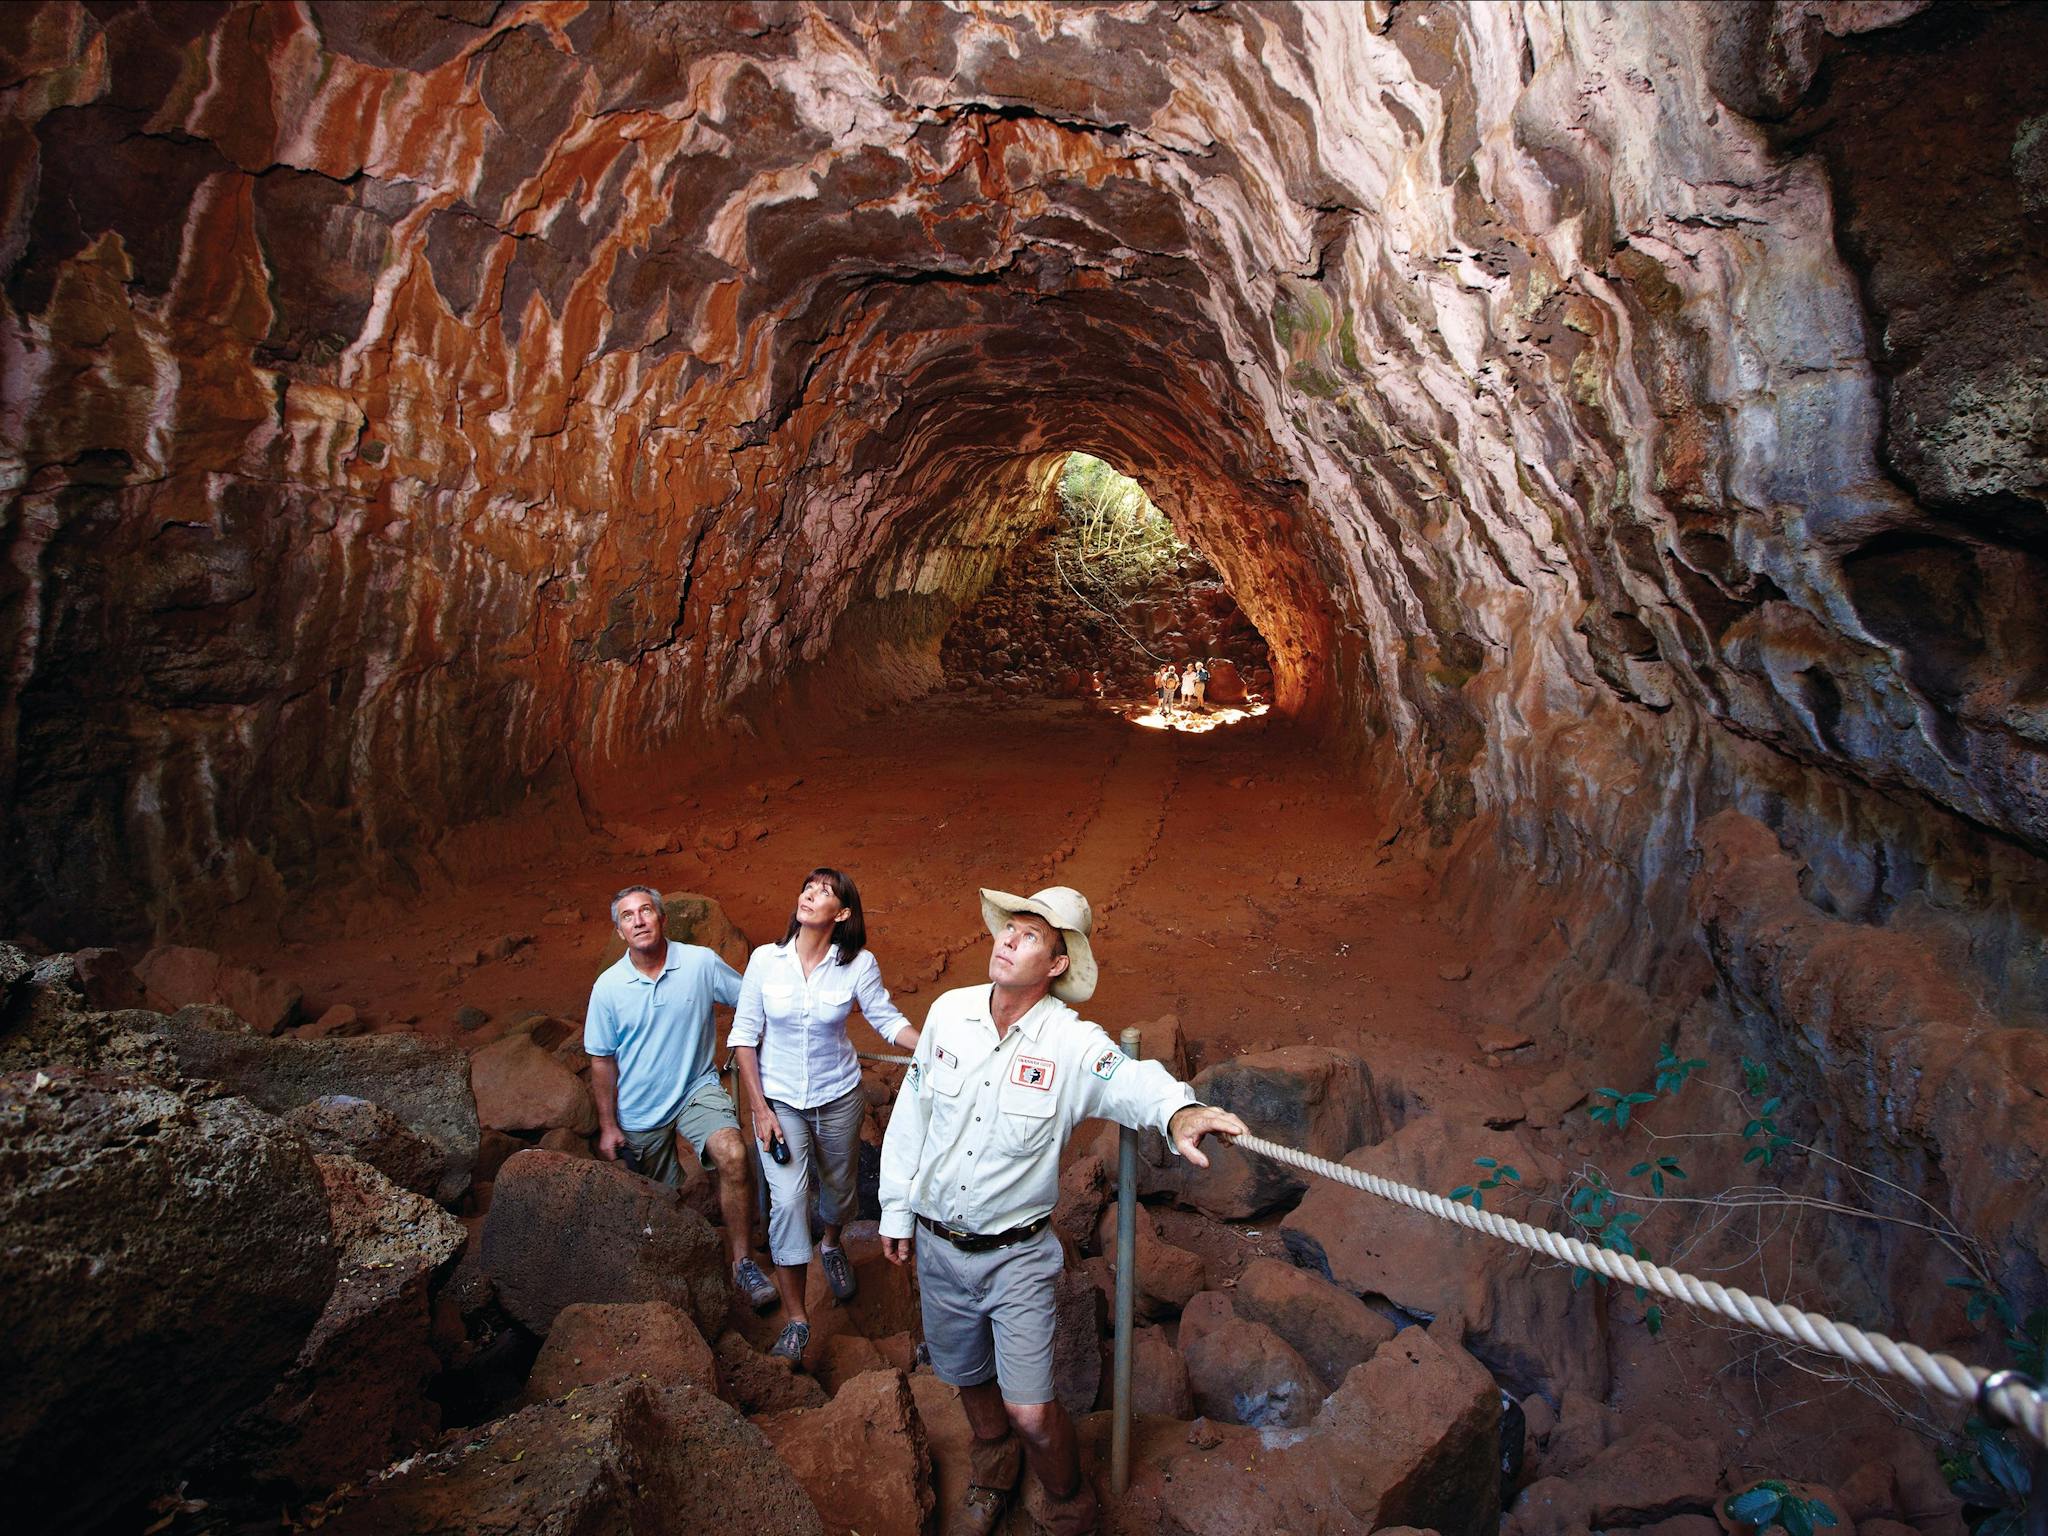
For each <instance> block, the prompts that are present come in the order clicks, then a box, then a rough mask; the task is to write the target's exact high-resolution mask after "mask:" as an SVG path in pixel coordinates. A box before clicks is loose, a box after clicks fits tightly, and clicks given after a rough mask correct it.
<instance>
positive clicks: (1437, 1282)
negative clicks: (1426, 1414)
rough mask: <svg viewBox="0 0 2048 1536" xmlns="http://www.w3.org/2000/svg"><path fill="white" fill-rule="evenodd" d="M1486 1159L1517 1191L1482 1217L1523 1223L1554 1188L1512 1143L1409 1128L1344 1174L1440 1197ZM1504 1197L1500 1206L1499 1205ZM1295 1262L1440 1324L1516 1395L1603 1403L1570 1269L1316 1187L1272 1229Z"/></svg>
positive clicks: (1596, 1333)
mask: <svg viewBox="0 0 2048 1536" xmlns="http://www.w3.org/2000/svg"><path fill="white" fill-rule="evenodd" d="M1480 1157H1491V1158H1493V1159H1494V1160H1495V1161H1496V1162H1497V1163H1500V1164H1504V1165H1506V1166H1508V1167H1511V1168H1513V1169H1515V1170H1516V1172H1517V1173H1519V1174H1520V1175H1521V1180H1520V1185H1519V1191H1518V1192H1515V1193H1510V1191H1509V1189H1508V1188H1507V1187H1505V1186H1504V1187H1503V1188H1502V1189H1500V1190H1497V1191H1494V1192H1492V1193H1490V1194H1489V1196H1488V1209H1494V1208H1495V1207H1496V1205H1497V1206H1498V1208H1499V1209H1501V1210H1504V1211H1506V1212H1507V1213H1508V1214H1509V1215H1519V1216H1523V1217H1524V1219H1527V1217H1528V1215H1529V1214H1531V1213H1539V1214H1540V1211H1539V1208H1538V1207H1536V1206H1535V1205H1534V1203H1533V1202H1534V1201H1536V1200H1540V1199H1542V1198H1543V1197H1545V1196H1546V1195H1553V1194H1554V1193H1555V1192H1556V1191H1557V1189H1558V1188H1559V1185H1560V1173H1559V1169H1558V1165H1557V1163H1556V1161H1555V1160H1554V1159H1552V1158H1551V1157H1549V1156H1548V1155H1546V1154H1544V1153H1541V1152H1538V1151H1537V1150H1536V1149H1535V1148H1534V1147H1532V1146H1530V1145H1529V1144H1528V1143H1527V1142H1525V1141H1524V1140H1522V1139H1521V1138H1520V1137H1519V1136H1517V1135H1514V1134H1512V1133H1510V1132H1505V1131H1491V1130H1487V1129H1485V1128H1483V1127H1478V1126H1467V1125H1453V1124H1451V1123H1450V1122H1449V1121H1447V1120H1445V1119H1444V1118H1443V1117H1441V1116H1437V1115H1424V1116H1421V1117H1420V1118H1418V1119H1415V1120H1411V1121H1409V1122H1408V1124H1407V1125H1405V1126H1403V1127H1402V1128H1401V1129H1400V1130H1399V1131H1397V1132H1395V1133H1394V1134H1393V1135H1392V1136H1390V1137H1388V1138H1387V1139H1386V1140H1385V1141H1383V1142H1380V1143H1378V1144H1377V1145H1374V1146H1369V1147H1363V1148H1360V1149H1359V1150H1358V1151H1357V1152H1354V1153H1352V1154H1351V1155H1350V1156H1348V1157H1346V1158H1344V1159H1343V1161H1344V1163H1345V1164H1346V1166H1348V1167H1352V1168H1359V1169H1363V1170H1365V1171H1366V1172H1369V1173H1374V1174H1378V1175H1379V1176H1380V1177H1382V1178H1386V1179H1390V1180H1393V1181H1394V1182H1396V1183H1401V1184H1407V1185H1411V1186H1413V1187H1415V1188H1418V1189H1426V1190H1434V1191H1436V1192H1438V1193H1448V1192H1449V1191H1450V1190H1452V1189H1454V1188H1456V1187H1457V1186H1458V1185H1460V1184H1469V1183H1472V1182H1474V1180H1475V1178H1476V1177H1477V1176H1478V1172H1479V1170H1478V1168H1477V1166H1476V1164H1475V1159H1477V1158H1480ZM1502 1196H1506V1197H1507V1198H1505V1199H1503V1198H1502ZM1281 1232H1282V1235H1283V1236H1284V1237H1285V1239H1286V1241H1287V1247H1288V1251H1289V1253H1290V1255H1291V1256H1292V1257H1293V1258H1294V1259H1295V1261H1296V1262H1297V1263H1298V1264H1301V1265H1302V1266H1303V1267H1305V1268H1307V1269H1310V1270H1313V1271H1315V1272H1318V1273H1321V1274H1326V1275H1328V1276H1329V1277H1330V1278H1331V1279H1332V1280H1334V1281H1335V1282H1336V1283H1337V1284H1338V1285H1341V1286H1343V1287H1344V1288H1345V1289H1346V1290H1348V1291H1352V1292H1354V1293H1355V1294H1358V1295H1361V1296H1363V1295H1378V1296H1384V1297H1386V1298H1387V1299H1388V1300H1390V1301H1393V1302H1395V1303H1397V1304H1399V1305H1400V1306H1401V1307H1403V1308H1404V1309H1406V1310H1407V1311H1410V1312H1415V1313H1419V1314H1421V1315H1422V1316H1424V1317H1428V1318H1433V1319H1436V1320H1438V1321H1440V1322H1446V1323H1449V1324H1450V1325H1451V1326H1453V1327H1455V1328H1456V1329H1457V1331H1458V1334H1459V1336H1460V1337H1462V1338H1463V1340H1464V1342H1465V1345H1466V1347H1467V1348H1468V1349H1470V1350H1471V1351H1472V1353H1474V1354H1475V1355H1477V1356H1478V1357H1479V1358H1480V1359H1481V1360H1483V1361H1485V1362H1486V1364H1487V1366H1488V1367H1489V1368H1490V1369H1491V1370H1492V1371H1493V1373H1494V1374H1495V1375H1496V1376H1498V1377H1500V1378H1501V1380H1502V1382H1503V1383H1504V1384H1505V1385H1506V1386H1507V1387H1508V1389H1509V1390H1510V1391H1512V1392H1513V1393H1514V1394H1515V1395H1516V1396H1518V1397H1526V1396H1528V1395H1529V1394H1530V1393H1532V1392H1536V1391H1538V1390H1542V1391H1545V1392H1553V1393H1554V1392H1558V1391H1562V1390H1567V1389H1571V1390H1577V1391H1582V1392H1585V1393H1586V1394H1588V1395H1589V1396H1591V1397H1593V1398H1596V1399H1598V1398H1604V1397H1606V1395H1607V1389H1608V1384H1609V1378H1610V1375H1611V1370H1612V1367H1611V1363H1610V1359H1609V1351H1608V1340H1607V1313H1606V1306H1605V1304H1604V1300H1603V1297H1602V1294H1601V1292H1600V1290H1599V1288H1598V1287H1597V1286H1590V1285H1589V1286H1586V1287H1584V1288H1583V1289H1582V1290H1578V1291H1574V1290H1573V1288H1572V1283H1571V1276H1570V1273H1569V1271H1568V1270H1567V1269H1566V1268H1565V1267H1564V1266H1561V1265H1557V1264H1553V1263H1551V1262H1550V1261H1549V1260H1547V1259H1541V1260H1539V1258H1538V1257H1537V1256H1536V1255H1533V1254H1531V1253H1529V1252H1528V1251H1527V1250H1525V1249H1521V1248H1517V1247H1514V1246H1512V1245H1510V1244H1508V1243H1504V1242H1501V1241H1500V1240H1498V1239H1496V1238H1492V1237H1487V1236H1484V1235H1482V1234H1479V1233H1475V1232H1468V1231H1467V1230H1466V1229H1465V1228H1463V1227H1459V1226H1454V1225H1453V1224H1452V1223H1450V1222H1448V1221H1443V1220H1440V1219H1438V1218H1437V1217H1434V1216H1429V1215H1425V1214H1423V1213H1422V1212H1420V1211H1413V1210H1410V1209H1409V1208H1408V1207H1406V1206H1402V1205H1396V1204H1394V1203H1393V1202H1392V1201H1389V1200H1382V1199H1380V1198H1379V1197H1378V1196H1376V1195H1370V1194H1366V1193H1364V1192H1363V1191H1360V1190H1356V1189H1352V1188H1350V1187H1348V1186H1346V1185H1342V1184H1336V1183H1332V1182H1329V1181H1327V1180H1318V1181H1317V1182H1316V1184H1315V1185H1314V1187H1312V1188H1311V1189H1310V1190H1309V1192H1308V1194H1307V1196H1306V1198H1304V1199H1303V1200H1302V1202H1301V1204H1300V1206H1298V1207H1297V1208H1296V1209H1295V1210H1294V1211H1292V1212H1290V1213H1289V1214H1288V1216H1287V1219H1286V1221H1285V1222H1284V1223H1283V1224H1282V1227H1281Z"/></svg>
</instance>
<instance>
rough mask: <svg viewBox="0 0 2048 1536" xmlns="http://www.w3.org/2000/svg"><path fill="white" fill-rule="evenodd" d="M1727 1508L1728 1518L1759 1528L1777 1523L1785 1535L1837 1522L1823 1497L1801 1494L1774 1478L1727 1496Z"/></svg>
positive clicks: (1799, 1535)
mask: <svg viewBox="0 0 2048 1536" xmlns="http://www.w3.org/2000/svg"><path fill="white" fill-rule="evenodd" d="M1727 1508H1728V1517H1729V1518H1730V1519H1731V1520H1739V1521H1740V1522H1741V1523H1742V1524H1744V1525H1748V1526H1754V1527H1755V1528H1756V1529H1757V1530H1759V1531H1768V1530H1769V1529H1770V1528H1771V1527H1772V1526H1774V1525H1775V1526H1779V1527H1781V1528H1782V1529H1783V1530H1784V1532H1785V1536H1813V1533H1814V1532H1815V1531H1816V1530H1817V1529H1820V1528H1822V1527H1824V1526H1830V1525H1836V1524H1839V1523H1840V1522H1839V1521H1837V1520H1836V1519H1835V1512H1834V1510H1832V1509H1830V1508H1829V1507H1828V1504H1827V1501H1826V1500H1824V1499H1807V1498H1801V1497H1800V1496H1799V1495H1798V1494H1795V1493H1794V1492H1793V1491H1792V1490H1791V1489H1790V1488H1788V1487H1787V1486H1786V1485H1785V1484H1783V1483H1781V1482H1779V1481H1777V1480H1776V1479H1775V1478H1766V1479H1765V1480H1764V1481H1763V1482H1760V1483H1755V1484H1752V1485H1751V1486H1750V1487H1748V1488H1745V1489H1743V1490H1742V1492H1740V1493H1738V1494H1736V1495H1735V1496H1734V1497H1732V1498H1731V1499H1729V1500H1728V1505H1727Z"/></svg>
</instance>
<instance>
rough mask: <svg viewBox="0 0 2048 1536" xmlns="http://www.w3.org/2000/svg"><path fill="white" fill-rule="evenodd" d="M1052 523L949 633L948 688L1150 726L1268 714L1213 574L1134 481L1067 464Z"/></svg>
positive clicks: (1183, 727)
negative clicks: (1051, 703) (1075, 705)
mask: <svg viewBox="0 0 2048 1536" xmlns="http://www.w3.org/2000/svg"><path fill="white" fill-rule="evenodd" d="M1049 502H1050V506H1049V512H1050V515H1049V517H1048V519H1047V521H1046V522H1045V523H1044V525H1043V526H1041V527H1040V528H1039V529H1038V530H1037V531H1036V532H1034V533H1033V534H1031V535H1029V536H1027V537H1026V538H1025V540H1024V541H1023V542H1022V543H1021V544H1020V545H1019V546H1018V548H1017V550H1016V552H1015V554H1014V555H1013V556H1012V557H1011V559H1010V561H1009V563H1008V564H1007V565H1006V566H1005V567H1004V568H1003V569H1002V570H1001V571H1000V572H999V573H998V574H997V576H996V578H995V580H994V581H993V582H991V583H990V584H989V587H988V590H987V591H985V592H984V593H983V594H982V595H981V597H980V598H979V599H978V600H977V601H975V602H974V603H973V604H971V605H969V606H968V607H967V608H965V609H963V610H962V612H961V613H960V615H959V617H958V618H957V619H956V620H955V621H954V623H953V625H952V627H951V628H950V629H949V630H948V631H947V632H946V636H945V640H944V642H943V644H942V645H941V648H940V665H941V668H942V670H943V675H944V678H945V683H946V687H947V688H948V690H950V691H951V692H953V693H956V694H963V695H973V694H982V695H986V696H988V697H990V698H992V699H999V700H1000V699H1023V698H1033V697H1037V698H1056V699H1079V700H1084V701H1089V702H1092V703H1097V704H1099V705H1100V706H1101V707H1103V708H1105V709H1108V710H1111V711H1114V712H1115V713H1117V714H1120V715H1122V716H1123V717H1124V718H1125V719H1127V720H1129V721H1130V722H1131V723H1132V724H1133V725H1138V726H1143V727H1146V728H1148V729H1152V730H1171V731H1187V732H1206V731H1213V730H1216V729H1218V728H1220V727H1225V726H1230V725H1237V724H1241V723H1242V722H1244V721H1247V720H1251V719H1254V718H1257V717H1258V716H1261V715H1264V714H1265V713H1266V712H1267V711H1268V710H1269V709H1270V708H1271V705H1272V697H1273V659H1272V654H1271V651H1270V650H1269V648H1268V646H1267V644H1266V640H1265V637H1264V636H1263V635H1261V634H1260V633H1259V631H1258V627H1257V626H1256V625H1254V624H1253V623H1252V621H1251V619H1250V618H1249V617H1248V616H1247V615H1246V614H1245V612H1244V610H1243V609H1242V608H1240V607H1239V606H1238V604H1237V600H1236V599H1235V598H1234V597H1233V596H1232V595H1231V593H1230V590H1229V588H1228V586H1227V585H1226V584H1225V582H1224V580H1223V577H1222V576H1221V574H1220V573H1219V572H1218V571H1217V569H1216V567H1215V566H1214V565H1212V564H1211V563H1210V561H1209V560H1208V558H1207V557H1206V556H1205V555H1204V554H1203V553H1202V552H1201V550H1199V549H1198V548H1196V547H1195V546H1194V545H1192V544H1190V543H1188V542H1187V541H1186V540H1185V539H1183V538H1181V536H1180V534H1179V533H1178V531H1177V530H1176V529H1175V527H1174V525H1173V523H1172V521H1171V520H1170V519H1169V518H1168V517H1167V516H1166V514H1165V513H1164V512H1162V511H1161V510H1160V509H1159V508H1158V506H1157V505H1155V504H1154V503H1153V501H1152V499H1151V497H1150V496H1148V495H1146V493H1145V489H1144V487H1143V486H1141V485H1139V484H1138V482H1137V481H1136V480H1133V479H1132V478H1131V477H1130V476H1128V475H1126V474H1123V473H1121V472H1120V471H1119V470H1117V469H1116V468H1115V467H1114V466H1113V465H1111V464H1109V463H1108V462H1107V461H1105V460H1103V459H1100V458H1097V457H1096V456H1094V455H1093V454H1089V453H1082V452H1073V453H1069V454H1068V455H1067V456H1066V459H1065V461H1064V462H1063V463H1062V464H1061V466H1060V469H1059V472H1058V474H1057V476H1056V477H1055V480H1054V483H1053V491H1052V494H1051V496H1050V497H1049Z"/></svg>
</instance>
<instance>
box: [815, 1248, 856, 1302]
mask: <svg viewBox="0 0 2048 1536" xmlns="http://www.w3.org/2000/svg"><path fill="white" fill-rule="evenodd" d="M818 1262H819V1263H820V1264H822V1265H824V1266H825V1284H827V1285H828V1286H830V1287H831V1288H832V1294H833V1295H834V1296H837V1297H838V1298H839V1299H840V1300H841V1301H851V1300H852V1299H853V1293H854V1289H855V1287H854V1283H853V1266H852V1265H851V1264H849V1263H847V1262H846V1250H845V1249H843V1248H820V1249H819V1250H818Z"/></svg>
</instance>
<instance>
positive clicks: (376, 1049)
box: [116, 1014, 477, 1203]
mask: <svg viewBox="0 0 2048 1536" xmlns="http://www.w3.org/2000/svg"><path fill="white" fill-rule="evenodd" d="M116 1017H139V1018H143V1019H148V1018H149V1017H150V1015H147V1014H144V1015H116ZM154 1028H155V1030H156V1033H158V1034H159V1035H161V1036H162V1038H163V1039H164V1040H165V1041H166V1042H168V1043H169V1045H170V1047H171V1049H172V1052H173V1054H174V1056H175V1058H176V1061H177V1068H178V1071H179V1072H180V1073H182V1074H183V1075H184V1076H186V1077H198V1078H210V1079H212V1080H214V1081H216V1082H219V1083H224V1084H226V1085H227V1086H228V1087H229V1088H231V1089H233V1090H234V1091H235V1092H236V1093H239V1094H241V1095H242V1096H243V1097H244V1098H246V1099H248V1100H249V1101H250V1102H251V1103H254V1104H257V1105H259V1106H261V1107H262V1108H264V1109H267V1110H269V1111H271V1112H272V1113H273V1114H280V1115H281V1114H285V1113H287V1112H288V1111H290V1110H293V1109H296V1108H298V1107H299V1106H300V1105H301V1104H308V1103H311V1102H312V1101H313V1100H314V1099H319V1098H325V1097H327V1096H328V1095H330V1094H346V1095H348V1096H349V1097H351V1098H358V1099H368V1100H369V1101H370V1102H371V1103H373V1104H376V1105H379V1106H380V1107H382V1108H384V1109H387V1110H389V1111H390V1112H391V1113H392V1114H394V1115H396V1116H397V1117H398V1118H399V1120H401V1121H402V1122H403V1123H404V1124H405V1125H406V1127H407V1128H408V1129H410V1130H411V1131H413V1132H414V1133H415V1134H417V1135H419V1136H421V1137H423V1138H425V1139H426V1140H427V1141H429V1142H432V1143H433V1144H434V1146H436V1147H437V1148H439V1149H440V1151H441V1152H442V1153H443V1154H444V1155H445V1156H446V1158H447V1160H448V1161H447V1167H446V1168H445V1169H444V1170H443V1171H442V1174H441V1179H440V1183H439V1185H438V1186H437V1187H436V1189H435V1191H434V1195H435V1198H437V1199H439V1200H441V1201H443V1202H444V1203H445V1202H448V1201H453V1200H456V1199H459V1198H461V1195H462V1192H463V1191H464V1190H465V1189H467V1188H468V1187H469V1172H470V1169H471V1168H472V1167H473V1166H474V1165H475V1163H476V1153H477V1119H476V1100H475V1099H474V1097H472V1096H471V1094H470V1089H469V1058H468V1057H466V1056H465V1055H463V1053H462V1052H461V1051H459V1050H456V1049H455V1048H453V1047H452V1046H443V1045H429V1044H428V1043H427V1042H426V1041H424V1040H419V1039H415V1038H414V1037H413V1036H411V1035H365V1036H362V1037H361V1038H357V1039H343V1040H293V1039H283V1040H265V1039H261V1038H259V1037H256V1036H251V1035H229V1034H222V1033H220V1032H219V1031H217V1030H212V1029H207V1028H204V1027H203V1026H200V1025H198V1024H196V1023H193V1022H190V1021H186V1020H180V1019H164V1020H161V1021H159V1022H158V1023H156V1025H155V1026H154Z"/></svg>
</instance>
